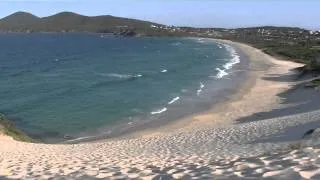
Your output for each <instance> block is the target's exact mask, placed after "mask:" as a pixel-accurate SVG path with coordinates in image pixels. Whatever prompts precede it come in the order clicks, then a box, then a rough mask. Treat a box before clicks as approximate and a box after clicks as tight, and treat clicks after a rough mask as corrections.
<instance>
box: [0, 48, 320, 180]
mask: <svg viewBox="0 0 320 180" xmlns="http://www.w3.org/2000/svg"><path fill="white" fill-rule="evenodd" d="M230 43H233V42H230ZM236 44H237V43H236ZM238 45H239V46H242V48H247V50H248V52H249V55H250V53H252V54H251V55H250V56H249V57H250V58H252V59H250V60H252V62H255V61H257V63H253V64H251V65H255V66H253V67H252V66H251V68H250V69H251V70H252V75H251V76H250V79H249V80H250V81H247V83H245V84H243V85H242V86H243V89H241V90H240V91H239V92H238V93H237V94H235V95H234V96H233V98H232V99H231V100H230V101H228V102H224V103H225V104H224V105H223V106H221V105H217V106H220V107H219V108H213V109H212V110H211V111H208V112H207V113H204V114H201V115H195V116H193V117H192V118H190V117H189V118H186V119H182V120H181V121H179V122H175V123H176V124H168V126H170V128H168V127H166V128H168V129H165V128H164V129H161V128H160V129H158V130H156V132H152V130H150V129H149V130H148V131H144V132H143V133H140V134H135V135H131V137H130V138H114V139H106V140H101V141H96V142H89V143H80V144H67V145H66V144H34V143H25V142H18V141H15V140H13V139H12V138H10V137H7V136H1V135H0V142H1V144H3V145H4V146H3V147H2V148H0V179H1V178H2V177H3V178H14V179H27V178H30V179H49V178H53V179H55V178H57V179H61V178H65V179H90V178H107V179H110V178H111V179H161V178H164V179H192V178H197V179H213V178H225V179H226V178H228V179H239V178H240V179H241V178H253V179H261V178H275V179H279V178H280V179H281V178H283V179H302V178H305V179H311V178H314V177H319V175H320V171H319V169H320V167H319V165H318V163H317V162H318V161H319V158H318V157H319V153H320V149H319V146H313V144H312V143H311V146H309V145H308V146H303V144H306V143H309V141H307V140H308V139H306V142H304V141H300V140H299V141H297V142H295V143H286V142H282V141H280V142H274V141H272V140H271V141H266V142H262V141H263V140H266V139H268V138H271V139H272V138H273V136H272V135H277V134H279V133H282V132H283V131H285V130H286V129H287V128H290V127H291V128H294V127H298V126H301V125H307V126H308V125H310V123H313V122H318V121H319V119H318V117H320V111H319V110H317V111H312V112H305V113H301V114H294V115H290V116H284V117H276V118H273V119H264V120H261V121H254V122H248V123H239V124H236V123H235V120H236V119H234V118H235V117H237V118H239V117H245V116H249V115H252V114H253V113H256V112H261V111H268V110H272V109H275V108H278V107H280V106H282V105H281V103H280V102H281V99H280V98H279V97H277V95H278V93H279V92H284V91H286V90H288V89H290V87H291V85H294V84H295V83H296V82H288V81H280V82H273V81H270V80H269V79H268V78H266V77H270V76H271V77H273V76H277V77H278V76H281V75H286V74H288V73H289V72H290V71H289V70H290V69H291V68H292V67H294V66H298V65H299V64H297V63H291V62H282V61H279V60H276V59H274V58H272V57H270V56H268V55H265V54H263V53H262V52H261V51H260V50H257V49H255V48H252V47H248V46H246V45H241V44H238ZM260 56H261V57H260ZM254 57H256V58H257V59H256V58H254ZM269 60H270V61H269ZM266 61H267V62H266ZM265 63H266V64H265ZM275 105H276V106H275ZM219 118H220V119H219ZM223 118H224V119H223ZM181 125H183V126H181ZM177 127H180V129H175V131H172V130H173V129H174V128H177ZM294 131H296V130H294ZM144 133H149V134H144ZM300 144H301V145H300Z"/></svg>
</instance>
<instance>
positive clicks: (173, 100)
mask: <svg viewBox="0 0 320 180" xmlns="http://www.w3.org/2000/svg"><path fill="white" fill-rule="evenodd" d="M179 99H180V97H179V96H178V97H175V98H173V99H172V100H171V101H169V102H168V104H173V103H175V102H176V101H178V100H179Z"/></svg>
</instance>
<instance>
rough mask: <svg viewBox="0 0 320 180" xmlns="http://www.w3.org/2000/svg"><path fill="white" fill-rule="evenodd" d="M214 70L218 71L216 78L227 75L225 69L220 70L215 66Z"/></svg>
mask: <svg viewBox="0 0 320 180" xmlns="http://www.w3.org/2000/svg"><path fill="white" fill-rule="evenodd" d="M216 70H217V71H219V72H218V74H217V75H216V78H218V79H221V78H223V77H224V76H226V75H228V73H227V72H226V71H225V70H222V69H220V68H216Z"/></svg>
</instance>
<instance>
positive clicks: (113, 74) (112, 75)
mask: <svg viewBox="0 0 320 180" xmlns="http://www.w3.org/2000/svg"><path fill="white" fill-rule="evenodd" d="M96 74H98V75H100V76H106V77H113V78H119V79H128V78H140V77H142V76H143V75H142V74H137V75H131V74H117V73H96Z"/></svg>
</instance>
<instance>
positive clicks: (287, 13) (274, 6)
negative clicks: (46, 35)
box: [0, 0, 320, 30]
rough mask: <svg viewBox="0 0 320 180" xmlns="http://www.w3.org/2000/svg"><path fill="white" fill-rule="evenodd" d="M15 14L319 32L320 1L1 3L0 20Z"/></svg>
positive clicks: (19, 0) (53, 0) (1, 0)
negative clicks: (66, 14) (60, 14)
mask: <svg viewBox="0 0 320 180" xmlns="http://www.w3.org/2000/svg"><path fill="white" fill-rule="evenodd" d="M16 11H27V12H30V13H32V14H34V15H37V16H40V17H44V16H48V15H53V14H55V13H58V12H62V11H72V12H76V13H79V14H83V15H88V16H95V15H113V16H120V17H129V18H136V19H142V20H149V21H153V22H157V23H161V24H166V25H175V26H194V27H224V28H235V27H249V26H261V25H274V26H295V27H303V28H307V29H312V30H320V0H0V18H2V17H5V16H7V15H9V14H12V13H14V12H16Z"/></svg>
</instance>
